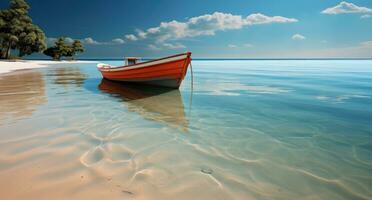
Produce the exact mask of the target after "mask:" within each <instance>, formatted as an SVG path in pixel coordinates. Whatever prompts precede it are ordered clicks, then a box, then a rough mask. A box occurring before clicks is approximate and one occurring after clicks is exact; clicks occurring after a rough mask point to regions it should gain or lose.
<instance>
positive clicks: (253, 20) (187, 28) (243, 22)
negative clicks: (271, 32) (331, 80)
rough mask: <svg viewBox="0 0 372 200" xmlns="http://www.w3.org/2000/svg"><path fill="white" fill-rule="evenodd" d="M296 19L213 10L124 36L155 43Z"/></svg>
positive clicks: (294, 20) (133, 39)
mask: <svg viewBox="0 0 372 200" xmlns="http://www.w3.org/2000/svg"><path fill="white" fill-rule="evenodd" d="M297 21H298V20H297V19H294V18H286V17H282V16H266V15H263V14H261V13H255V14H251V15H248V16H246V17H243V16H241V15H233V14H230V13H222V12H214V13H213V14H206V15H201V16H197V17H191V18H189V19H187V21H184V22H179V21H176V20H173V21H169V22H161V23H160V25H159V26H156V27H151V28H149V29H147V30H145V31H142V30H136V32H137V33H136V35H134V34H129V35H126V36H125V38H126V39H128V40H132V41H135V40H138V39H145V38H147V39H152V40H154V41H155V43H162V42H165V41H168V40H178V39H183V38H190V37H196V36H208V35H215V33H216V32H217V31H227V30H236V29H241V28H243V27H244V26H251V25H256V24H270V23H293V22H297Z"/></svg>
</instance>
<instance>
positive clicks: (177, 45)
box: [163, 43, 186, 49]
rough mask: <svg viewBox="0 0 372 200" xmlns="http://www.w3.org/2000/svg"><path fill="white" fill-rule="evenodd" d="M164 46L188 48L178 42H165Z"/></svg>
mask: <svg viewBox="0 0 372 200" xmlns="http://www.w3.org/2000/svg"><path fill="white" fill-rule="evenodd" d="M163 46H164V47H166V48H168V49H183V48H186V47H185V46H184V45H182V44H180V43H177V44H171V43H164V44H163Z"/></svg>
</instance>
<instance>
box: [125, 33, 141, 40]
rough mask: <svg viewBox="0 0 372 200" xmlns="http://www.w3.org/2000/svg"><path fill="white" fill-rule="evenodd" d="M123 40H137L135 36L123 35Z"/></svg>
mask: <svg viewBox="0 0 372 200" xmlns="http://www.w3.org/2000/svg"><path fill="white" fill-rule="evenodd" d="M125 38H126V39H127V40H131V41H136V40H138V38H137V37H136V36H135V35H133V34H128V35H125Z"/></svg>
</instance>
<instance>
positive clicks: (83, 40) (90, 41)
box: [82, 37, 101, 45]
mask: <svg viewBox="0 0 372 200" xmlns="http://www.w3.org/2000/svg"><path fill="white" fill-rule="evenodd" d="M82 42H83V43H84V44H93V45H98V44H101V43H100V42H97V41H95V40H94V39H93V38H91V37H87V38H84V39H82Z"/></svg>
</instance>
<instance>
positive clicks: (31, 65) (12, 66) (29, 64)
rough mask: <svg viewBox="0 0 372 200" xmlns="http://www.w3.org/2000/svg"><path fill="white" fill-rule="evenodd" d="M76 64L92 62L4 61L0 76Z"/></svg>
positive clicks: (0, 65) (1, 63) (0, 62)
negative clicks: (19, 71) (57, 65)
mask: <svg viewBox="0 0 372 200" xmlns="http://www.w3.org/2000/svg"><path fill="white" fill-rule="evenodd" d="M78 63H92V61H80V60H74V61H52V60H17V61H11V60H4V61H0V74H4V73H9V72H12V71H16V70H23V69H35V68H43V67H48V66H52V65H56V64H63V65H66V64H78Z"/></svg>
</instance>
